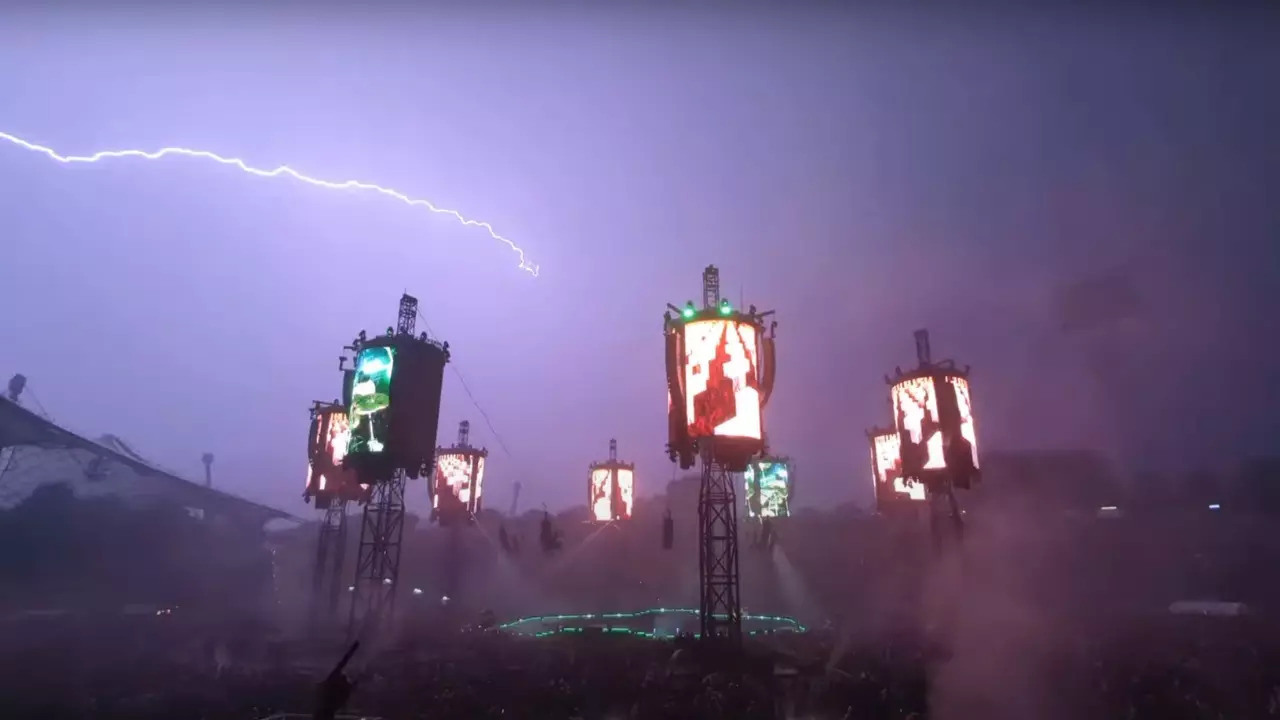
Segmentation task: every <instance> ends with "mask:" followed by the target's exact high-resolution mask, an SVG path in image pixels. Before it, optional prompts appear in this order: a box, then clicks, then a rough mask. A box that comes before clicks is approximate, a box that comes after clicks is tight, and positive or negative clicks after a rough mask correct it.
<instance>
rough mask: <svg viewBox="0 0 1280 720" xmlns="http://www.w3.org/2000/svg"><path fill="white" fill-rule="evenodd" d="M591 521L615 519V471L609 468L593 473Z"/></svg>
mask: <svg viewBox="0 0 1280 720" xmlns="http://www.w3.org/2000/svg"><path fill="white" fill-rule="evenodd" d="M591 519H592V520H595V521H596V522H609V521H610V520H612V519H613V471H612V470H610V469H609V468H595V469H594V470H592V471H591Z"/></svg>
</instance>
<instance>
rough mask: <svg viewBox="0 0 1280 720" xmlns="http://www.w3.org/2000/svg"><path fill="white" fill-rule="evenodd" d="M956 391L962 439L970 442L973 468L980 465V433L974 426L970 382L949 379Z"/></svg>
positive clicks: (959, 378) (954, 378) (956, 378)
mask: <svg viewBox="0 0 1280 720" xmlns="http://www.w3.org/2000/svg"><path fill="white" fill-rule="evenodd" d="M947 381H948V382H950V383H951V386H952V387H954V388H955V391H956V409H957V410H958V411H959V412H960V437H962V438H964V439H965V440H967V441H968V442H969V449H970V451H972V453H973V466H974V467H975V468H977V467H980V465H978V433H977V430H976V429H975V428H974V425H973V402H972V400H971V399H970V395H969V381H968V380H967V379H965V378H962V377H948V378H947Z"/></svg>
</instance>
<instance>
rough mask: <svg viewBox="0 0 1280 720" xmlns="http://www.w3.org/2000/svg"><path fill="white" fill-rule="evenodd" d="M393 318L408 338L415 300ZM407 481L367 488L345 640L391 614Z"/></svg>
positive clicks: (399, 476)
mask: <svg viewBox="0 0 1280 720" xmlns="http://www.w3.org/2000/svg"><path fill="white" fill-rule="evenodd" d="M397 318H398V319H397V322H396V334H397V335H409V336H412V335H413V334H414V330H415V329H416V325H417V320H418V299H417V298H415V297H413V296H412V295H409V294H407V293H406V294H404V295H402V296H401V297H400V308H399V312H398V315H397ZM407 481H408V475H407V474H406V473H405V469H404V468H398V469H397V470H396V471H395V473H394V474H393V475H392V476H391V478H390V479H387V480H378V481H376V482H374V483H372V485H373V492H372V496H371V497H370V498H369V502H367V503H366V504H365V506H364V517H363V518H362V520H361V522H360V549H359V552H358V553H357V554H356V581H355V585H354V587H353V589H352V595H351V615H350V616H349V618H348V621H347V633H348V635H349V636H352V637H354V636H356V635H366V634H370V635H371V634H374V633H376V632H377V631H378V629H379V628H380V627H381V626H383V625H385V624H387V623H388V622H389V621H390V620H391V618H392V616H393V615H394V614H395V605H396V589H397V588H398V587H399V586H400V543H401V540H402V539H403V537H404V491H405V484H406V482H407Z"/></svg>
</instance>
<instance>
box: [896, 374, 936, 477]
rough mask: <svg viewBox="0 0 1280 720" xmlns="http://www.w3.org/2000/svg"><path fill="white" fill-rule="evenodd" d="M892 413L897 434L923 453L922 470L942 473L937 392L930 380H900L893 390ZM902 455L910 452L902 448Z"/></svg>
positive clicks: (924, 378) (922, 378) (928, 378)
mask: <svg viewBox="0 0 1280 720" xmlns="http://www.w3.org/2000/svg"><path fill="white" fill-rule="evenodd" d="M893 413H894V417H895V418H896V421H895V422H896V427H897V428H898V431H899V432H905V433H906V434H907V437H906V438H905V440H906V441H907V442H910V443H912V444H913V445H915V446H916V447H915V450H916V451H917V452H921V453H923V460H924V462H923V463H922V464H921V466H922V468H923V469H925V470H942V469H945V468H946V467H947V460H946V458H945V457H944V456H943V452H942V426H941V425H940V424H939V422H938V392H937V389H936V388H935V387H934V385H933V378H931V377H921V378H912V379H910V380H903V381H902V382H900V383H898V384H897V385H894V386H893ZM902 450H903V451H904V452H907V451H910V450H911V448H906V447H904V448H902Z"/></svg>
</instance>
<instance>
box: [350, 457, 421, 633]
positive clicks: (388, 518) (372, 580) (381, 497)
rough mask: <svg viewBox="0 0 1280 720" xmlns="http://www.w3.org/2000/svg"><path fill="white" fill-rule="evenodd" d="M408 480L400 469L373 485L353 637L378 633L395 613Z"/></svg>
mask: <svg viewBox="0 0 1280 720" xmlns="http://www.w3.org/2000/svg"><path fill="white" fill-rule="evenodd" d="M406 479H407V478H406V476H405V474H404V471H403V470H397V471H396V474H395V475H394V476H393V477H392V478H391V479H390V480H386V481H383V482H379V483H376V484H374V486H373V497H371V498H370V499H369V502H368V503H367V504H366V505H365V506H364V518H363V520H362V521H361V523H360V551H359V553H358V554H357V555H356V582H355V588H354V590H353V591H352V596H351V615H350V618H349V620H348V624H347V631H348V634H350V635H351V636H355V635H357V634H360V635H363V634H365V633H375V632H377V630H378V627H379V626H380V625H382V624H383V623H384V622H386V621H387V620H390V619H391V616H392V614H393V613H394V612H395V604H396V588H397V587H398V586H399V584H400V541H401V539H402V538H403V536H404V489H405V481H406Z"/></svg>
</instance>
